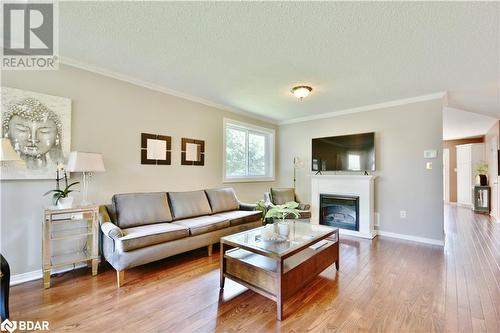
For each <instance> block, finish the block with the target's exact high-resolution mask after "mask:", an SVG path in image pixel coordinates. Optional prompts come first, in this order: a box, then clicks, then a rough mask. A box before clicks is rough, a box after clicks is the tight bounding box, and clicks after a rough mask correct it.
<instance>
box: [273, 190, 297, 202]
mask: <svg viewBox="0 0 500 333" xmlns="http://www.w3.org/2000/svg"><path fill="white" fill-rule="evenodd" d="M271 198H272V200H273V204H275V205H283V204H286V203H287V202H290V201H295V191H294V189H293V188H272V189H271Z"/></svg>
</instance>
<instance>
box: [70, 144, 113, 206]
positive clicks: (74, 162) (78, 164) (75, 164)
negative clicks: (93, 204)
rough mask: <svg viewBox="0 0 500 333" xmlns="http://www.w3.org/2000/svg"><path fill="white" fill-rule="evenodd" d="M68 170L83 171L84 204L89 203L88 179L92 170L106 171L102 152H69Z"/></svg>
mask: <svg viewBox="0 0 500 333" xmlns="http://www.w3.org/2000/svg"><path fill="white" fill-rule="evenodd" d="M66 171H69V172H81V173H82V203H81V204H82V206H85V205H89V204H90V202H89V201H88V198H87V192H88V181H89V176H90V174H91V173H92V172H104V171H106V170H105V169H104V162H103V161H102V154H98V153H84V152H79V151H72V152H71V153H70V154H69V158H68V165H67V167H66Z"/></svg>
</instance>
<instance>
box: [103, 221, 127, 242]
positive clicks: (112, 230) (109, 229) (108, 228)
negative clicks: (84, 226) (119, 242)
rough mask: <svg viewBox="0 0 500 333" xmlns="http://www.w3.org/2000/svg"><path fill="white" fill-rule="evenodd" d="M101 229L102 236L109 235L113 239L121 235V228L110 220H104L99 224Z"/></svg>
mask: <svg viewBox="0 0 500 333" xmlns="http://www.w3.org/2000/svg"><path fill="white" fill-rule="evenodd" d="M101 230H102V233H103V234H104V236H106V237H109V238H111V239H113V240H116V239H118V238H120V237H123V232H122V230H121V229H120V228H118V227H117V226H116V225H114V224H113V223H111V222H104V223H103V224H102V225H101Z"/></svg>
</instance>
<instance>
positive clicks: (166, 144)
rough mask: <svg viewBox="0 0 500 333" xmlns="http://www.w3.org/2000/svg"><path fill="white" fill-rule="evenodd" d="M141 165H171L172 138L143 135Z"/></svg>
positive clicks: (158, 135)
mask: <svg viewBox="0 0 500 333" xmlns="http://www.w3.org/2000/svg"><path fill="white" fill-rule="evenodd" d="M141 164H143V165H171V164H172V137H171V136H167V135H160V134H150V133H141Z"/></svg>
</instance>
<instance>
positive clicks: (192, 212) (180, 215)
mask: <svg viewBox="0 0 500 333" xmlns="http://www.w3.org/2000/svg"><path fill="white" fill-rule="evenodd" d="M168 198H169V199H170V206H171V207H172V213H173V215H174V219H175V220H181V219H187V218H190V217H196V216H201V215H210V214H212V210H211V209H210V204H209V203H208V199H207V196H206V195H205V191H191V192H169V193H168Z"/></svg>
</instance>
